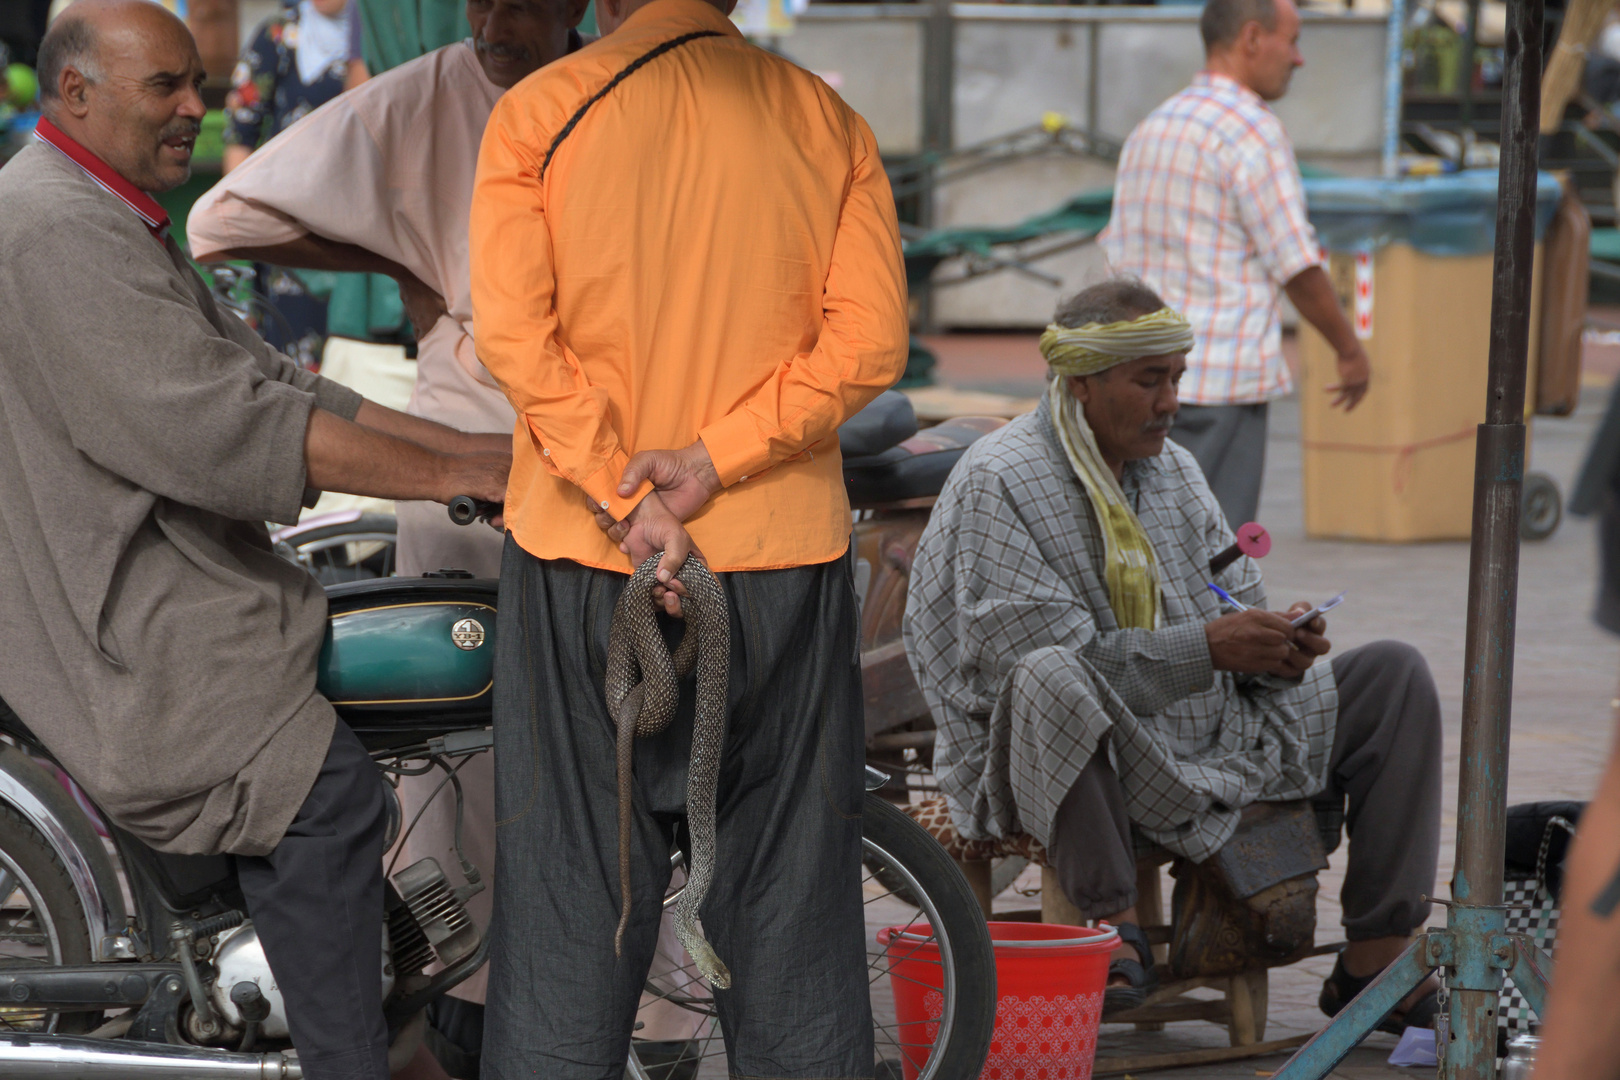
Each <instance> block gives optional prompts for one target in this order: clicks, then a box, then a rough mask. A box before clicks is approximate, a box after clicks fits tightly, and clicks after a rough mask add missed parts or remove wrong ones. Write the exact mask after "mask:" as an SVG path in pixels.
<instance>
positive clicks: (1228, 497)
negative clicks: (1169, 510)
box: [1170, 401, 1270, 529]
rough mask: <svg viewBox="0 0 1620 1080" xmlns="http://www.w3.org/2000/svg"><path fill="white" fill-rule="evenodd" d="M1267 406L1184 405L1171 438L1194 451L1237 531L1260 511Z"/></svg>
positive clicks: (1194, 455)
mask: <svg viewBox="0 0 1620 1080" xmlns="http://www.w3.org/2000/svg"><path fill="white" fill-rule="evenodd" d="M1269 411H1270V409H1269V406H1267V405H1266V403H1265V402H1263V401H1262V402H1260V403H1258V404H1254V405H1183V406H1182V407H1181V410H1180V411H1179V412H1177V413H1176V425H1175V427H1173V428H1171V429H1170V437H1171V438H1172V439H1174V440H1176V442H1178V443H1180V444H1181V445H1182V446H1184V447H1186V448H1187V449H1188V450H1190V451H1191V452H1192V456H1193V457H1195V458H1197V459H1198V467H1199V468H1201V469H1203V470H1204V479H1205V480H1208V481H1209V487H1210V490H1211V491H1213V492H1214V493H1215V499H1216V501H1217V502H1219V503H1220V504H1221V509H1222V510H1223V511H1225V513H1226V520H1227V522H1228V523H1229V524H1230V525H1231V526H1232V528H1234V529H1235V528H1237V527H1238V526H1239V525H1242V524H1243V523H1244V522H1248V521H1253V520H1255V517H1256V515H1257V514H1259V512H1260V480H1261V477H1262V476H1264V475H1265V471H1266V416H1267V414H1268V412H1269Z"/></svg>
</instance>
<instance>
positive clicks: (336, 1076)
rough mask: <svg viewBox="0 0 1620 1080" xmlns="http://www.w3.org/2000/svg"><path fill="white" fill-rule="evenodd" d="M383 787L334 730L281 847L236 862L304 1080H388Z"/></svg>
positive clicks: (364, 757) (366, 760)
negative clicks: (283, 1003) (384, 1002)
mask: <svg viewBox="0 0 1620 1080" xmlns="http://www.w3.org/2000/svg"><path fill="white" fill-rule="evenodd" d="M382 785H383V780H382V774H381V773H380V772H378V771H377V766H376V765H374V764H373V763H372V761H371V755H370V754H368V753H366V749H365V747H364V746H361V745H360V740H359V739H358V738H356V737H355V734H354V732H352V731H350V730H349V726H348V725H347V724H345V723H344V722H343V721H341V720H339V721H338V723H337V727H336V729H334V730H333V732H332V745H331V748H330V749H329V750H327V752H326V762H325V763H324V764H323V765H322V766H321V771H320V774H319V775H318V776H316V778H315V786H314V787H312V788H311V789H310V792H309V794H308V795H307V796H305V797H304V805H303V806H302V807H300V808H299V811H298V816H297V817H295V818H293V823H292V825H290V826H289V827H288V828H287V833H286V835H285V836H283V837H282V838H281V843H279V844H277V845H276V847H275V850H273V851H271V852H270V854H268V855H265V856H255V857H246V856H238V857H237V859H236V874H237V878H238V879H239V880H240V882H241V885H242V893H243V895H245V896H246V897H247V905H248V914H249V915H250V916H251V917H252V918H253V925H254V926H255V927H256V928H257V929H258V932H259V940H260V941H261V942H263V943H264V952H265V957H266V958H267V959H268V960H269V961H270V970H271V972H273V973H274V974H275V977H276V985H277V986H278V987H280V989H281V994H282V997H283V998H284V999H285V1001H286V1003H287V1025H288V1027H289V1028H291V1029H292V1040H293V1046H294V1047H296V1048H297V1050H298V1063H299V1065H300V1066H301V1067H302V1068H303V1070H304V1076H305V1078H306V1080H388V1031H387V1028H386V1027H385V1026H384V1024H383V1013H382V924H383V877H382V855H383V838H384V835H385V833H386V830H387V824H388V815H387V804H386V803H385V802H384V801H383V800H384V793H383V788H382Z"/></svg>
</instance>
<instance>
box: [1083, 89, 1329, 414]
mask: <svg viewBox="0 0 1620 1080" xmlns="http://www.w3.org/2000/svg"><path fill="white" fill-rule="evenodd" d="M1098 243H1099V244H1101V245H1102V249H1103V254H1104V255H1106V256H1107V257H1108V262H1109V264H1110V265H1111V266H1112V267H1113V268H1114V269H1115V270H1117V271H1121V272H1124V273H1128V274H1134V275H1136V276H1137V277H1139V278H1141V279H1142V280H1143V281H1145V282H1147V283H1148V284H1149V285H1151V286H1153V287H1154V288H1155V289H1156V290H1158V293H1159V295H1160V296H1162V297H1164V302H1165V303H1166V304H1168V305H1169V306H1170V307H1172V308H1175V309H1176V310H1177V311H1179V312H1181V314H1182V315H1183V316H1185V317H1186V319H1187V321H1188V322H1190V323H1192V327H1193V331H1194V333H1196V334H1197V336H1198V340H1197V343H1196V344H1194V346H1193V349H1192V352H1191V353H1190V354H1189V355H1188V358H1187V361H1188V362H1187V374H1186V376H1185V377H1184V378H1183V379H1182V380H1181V400H1182V401H1185V402H1190V403H1193V404H1197V405H1228V404H1237V403H1245V402H1256V401H1269V400H1270V399H1272V398H1276V397H1281V396H1282V395H1284V394H1286V393H1288V391H1289V390H1290V389H1291V388H1292V386H1293V380H1292V379H1291V378H1290V376H1289V374H1288V367H1287V365H1286V364H1284V363H1283V353H1282V322H1281V310H1280V306H1279V295H1280V291H1281V288H1282V286H1283V285H1284V284H1285V283H1287V282H1288V280H1289V279H1290V278H1292V277H1294V276H1295V275H1296V274H1298V273H1299V272H1300V271H1302V270H1305V269H1307V268H1308V267H1310V266H1313V265H1315V264H1317V263H1319V262H1320V261H1321V259H1322V250H1321V246H1320V245H1319V244H1318V243H1317V241H1316V230H1314V229H1313V228H1311V224H1310V221H1309V220H1308V219H1307V218H1306V216H1305V189H1304V186H1303V185H1302V184H1301V183H1300V177H1299V165H1298V164H1297V163H1296V162H1295V161H1294V150H1293V147H1292V145H1291V144H1290V143H1289V141H1288V136H1287V135H1286V134H1285V133H1284V132H1283V127H1282V123H1281V122H1280V121H1279V120H1278V119H1277V115H1276V114H1275V113H1273V112H1272V111H1271V109H1270V108H1269V107H1267V105H1266V103H1265V102H1264V101H1262V100H1261V99H1260V97H1259V95H1257V94H1256V93H1255V92H1254V91H1252V90H1250V89H1248V88H1247V87H1245V86H1243V85H1242V84H1240V83H1238V82H1236V81H1234V80H1232V79H1229V78H1227V77H1226V76H1224V75H1214V74H1211V73H1209V72H1202V73H1200V74H1199V75H1197V76H1195V77H1194V78H1193V81H1192V85H1191V86H1189V87H1187V88H1186V89H1185V90H1183V91H1181V92H1180V93H1178V94H1176V95H1175V96H1174V97H1172V98H1171V99H1170V100H1169V101H1166V102H1165V103H1164V104H1162V105H1160V106H1159V107H1158V108H1157V109H1154V110H1153V112H1151V113H1149V114H1148V116H1147V118H1146V119H1145V120H1143V121H1142V122H1141V123H1140V124H1138V125H1137V126H1136V130H1134V131H1132V132H1131V134H1130V137H1129V138H1128V139H1126V140H1125V147H1124V149H1123V150H1122V151H1121V153H1120V157H1119V174H1118V177H1117V178H1116V179H1115V181H1114V211H1113V219H1112V220H1111V221H1110V222H1109V223H1108V227H1107V229H1105V230H1104V231H1103V233H1102V236H1101V237H1099V238H1098Z"/></svg>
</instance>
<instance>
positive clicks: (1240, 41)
mask: <svg viewBox="0 0 1620 1080" xmlns="http://www.w3.org/2000/svg"><path fill="white" fill-rule="evenodd" d="M1265 36H1266V28H1265V27H1264V26H1261V25H1260V20H1259V19H1250V20H1249V21H1248V22H1246V23H1244V24H1243V28H1242V29H1241V30H1239V31H1238V36H1237V41H1236V42H1235V44H1236V45H1237V47H1238V50H1239V51H1240V52H1241V53H1242V54H1243V55H1244V56H1254V55H1256V54H1257V53H1259V51H1260V46H1261V40H1260V39H1261V38H1263V37H1265Z"/></svg>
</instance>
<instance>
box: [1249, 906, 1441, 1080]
mask: <svg viewBox="0 0 1620 1080" xmlns="http://www.w3.org/2000/svg"><path fill="white" fill-rule="evenodd" d="M1431 951H1432V950H1431V949H1430V947H1429V938H1428V937H1420V938H1418V939H1417V940H1415V941H1414V942H1412V944H1411V945H1409V946H1407V948H1406V951H1405V952H1403V953H1401V955H1400V957H1399V958H1398V959H1397V960H1396V961H1395V962H1394V963H1393V964H1391V965H1389V967H1387V968H1385V969H1384V970H1383V971H1381V972H1379V973H1378V977H1377V978H1376V979H1374V980H1373V981H1372V982H1371V983H1369V984H1368V985H1367V988H1366V989H1365V990H1363V991H1362V992H1361V993H1359V994H1357V995H1356V997H1355V1000H1353V1001H1351V1002H1350V1004H1348V1005H1346V1006H1345V1007H1344V1008H1343V1009H1342V1010H1341V1011H1340V1012H1339V1015H1338V1016H1335V1017H1334V1018H1333V1023H1331V1024H1329V1025H1328V1026H1327V1027H1325V1028H1323V1029H1322V1030H1321V1031H1318V1032H1317V1033H1316V1034H1315V1035H1313V1036H1312V1037H1311V1041H1310V1042H1308V1043H1306V1044H1305V1045H1304V1046H1302V1047H1300V1048H1299V1049H1298V1050H1296V1051H1294V1056H1293V1057H1291V1058H1289V1059H1288V1062H1287V1063H1286V1064H1285V1065H1283V1067H1282V1068H1281V1069H1279V1070H1277V1073H1276V1075H1275V1076H1274V1077H1273V1078H1272V1080H1321V1078H1322V1077H1325V1076H1327V1075H1328V1074H1329V1073H1331V1072H1332V1071H1333V1068H1334V1066H1336V1065H1338V1064H1339V1062H1341V1061H1343V1060H1344V1058H1345V1055H1346V1054H1348V1053H1350V1051H1352V1050H1354V1049H1355V1048H1356V1047H1357V1046H1358V1045H1359V1044H1360V1043H1361V1040H1362V1039H1365V1038H1366V1037H1367V1036H1368V1035H1370V1034H1372V1033H1373V1031H1375V1030H1376V1029H1377V1028H1378V1025H1379V1024H1380V1023H1381V1022H1382V1021H1383V1019H1384V1017H1386V1016H1388V1015H1389V1014H1390V1012H1391V1011H1392V1010H1393V1009H1394V1008H1395V1006H1397V1005H1399V1004H1400V1003H1401V999H1402V998H1404V997H1405V996H1406V995H1407V994H1410V993H1411V992H1412V991H1413V990H1415V989H1417V986H1418V984H1419V983H1421V982H1423V980H1424V979H1426V978H1428V977H1429V972H1431V971H1433V970H1434V967H1435V961H1434V960H1432V959H1431V955H1430V954H1431Z"/></svg>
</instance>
